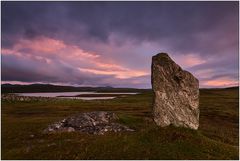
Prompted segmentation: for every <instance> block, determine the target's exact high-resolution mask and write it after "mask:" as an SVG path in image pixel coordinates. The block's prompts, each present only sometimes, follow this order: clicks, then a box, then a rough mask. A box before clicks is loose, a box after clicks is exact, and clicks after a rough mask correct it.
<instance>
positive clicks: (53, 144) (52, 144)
mask: <svg viewBox="0 0 240 161" xmlns="http://www.w3.org/2000/svg"><path fill="white" fill-rule="evenodd" d="M55 145H57V144H56V143H51V144H47V146H48V147H50V146H55Z"/></svg>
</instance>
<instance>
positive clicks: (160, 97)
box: [151, 53, 200, 129]
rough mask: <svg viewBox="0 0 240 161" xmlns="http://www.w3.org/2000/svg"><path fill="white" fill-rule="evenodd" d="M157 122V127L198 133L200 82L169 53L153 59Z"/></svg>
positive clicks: (154, 116)
mask: <svg viewBox="0 0 240 161" xmlns="http://www.w3.org/2000/svg"><path fill="white" fill-rule="evenodd" d="M151 79H152V80H151V81H152V88H153V92H154V104H153V118H154V121H155V122H156V124H157V125H159V126H161V127H164V126H168V125H170V124H172V125H174V126H183V127H187V128H191V129H198V126H199V112H200V111H199V108H198V106H199V82H198V80H197V79H196V78H195V77H194V76H193V75H192V74H191V73H189V72H188V71H184V70H182V68H181V67H180V66H179V65H177V64H176V63H175V62H174V61H173V60H172V59H171V58H170V57H169V56H168V54H166V53H159V54H157V55H155V56H153V57H152V77H151Z"/></svg>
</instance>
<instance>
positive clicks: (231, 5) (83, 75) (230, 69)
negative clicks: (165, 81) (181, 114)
mask: <svg viewBox="0 0 240 161" xmlns="http://www.w3.org/2000/svg"><path fill="white" fill-rule="evenodd" d="M1 23H2V26H1V29H2V32H1V36H2V37H1V42H2V43H1V79H2V83H7V82H8V83H21V84H28V83H53V84H61V85H75V86H113V87H135V88H150V87H151V73H150V72H151V57H152V56H153V55H155V54H157V53H159V52H167V53H169V55H170V57H172V58H173V60H174V61H175V62H176V63H177V64H179V65H181V66H182V67H183V69H185V70H188V71H190V72H192V73H193V74H194V75H195V76H196V77H197V78H198V79H199V81H200V87H207V88H209V87H227V86H234V85H238V44H239V40H238V35H239V34H238V2H237V1H235V2H204V1H203V2H161V1H159V2H157V1H155V2H80V1H79V2H10V1H9V2H1Z"/></svg>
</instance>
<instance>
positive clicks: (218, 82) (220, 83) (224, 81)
mask: <svg viewBox="0 0 240 161" xmlns="http://www.w3.org/2000/svg"><path fill="white" fill-rule="evenodd" d="M238 83H239V82H238V81H237V80H233V79H230V78H228V77H222V78H219V79H214V80H208V81H203V82H202V83H201V84H202V85H203V86H207V87H208V86H210V87H228V86H238Z"/></svg>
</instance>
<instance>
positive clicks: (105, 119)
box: [44, 111, 134, 135]
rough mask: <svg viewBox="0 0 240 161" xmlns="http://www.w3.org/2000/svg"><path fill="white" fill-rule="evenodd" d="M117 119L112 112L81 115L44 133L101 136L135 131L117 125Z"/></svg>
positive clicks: (66, 119)
mask: <svg viewBox="0 0 240 161" xmlns="http://www.w3.org/2000/svg"><path fill="white" fill-rule="evenodd" d="M117 119H118V117H117V115H116V114H114V113H112V112H105V111H95V112H86V113H80V114H78V115H74V116H71V117H68V118H65V119H63V120H61V121H59V122H56V123H53V124H51V125H49V126H48V128H47V129H45V130H44V133H51V132H72V131H77V132H82V133H88V134H99V135H101V134H104V133H106V132H110V131H112V132H120V131H134V130H133V129H130V128H129V127H127V126H125V125H121V124H119V123H116V122H115V121H116V120H117Z"/></svg>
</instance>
